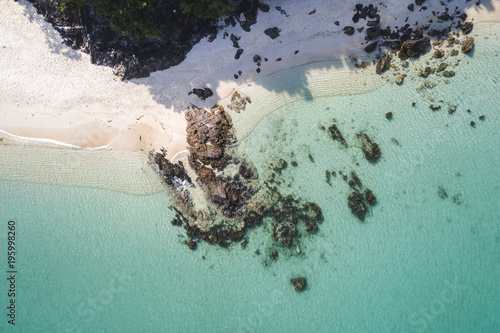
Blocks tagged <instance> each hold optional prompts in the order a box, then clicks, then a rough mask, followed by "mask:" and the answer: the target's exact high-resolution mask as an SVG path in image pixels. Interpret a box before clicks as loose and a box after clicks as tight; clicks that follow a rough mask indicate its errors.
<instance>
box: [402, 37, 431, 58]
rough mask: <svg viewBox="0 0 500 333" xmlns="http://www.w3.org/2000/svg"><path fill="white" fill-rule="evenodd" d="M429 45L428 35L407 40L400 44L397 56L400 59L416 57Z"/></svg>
mask: <svg viewBox="0 0 500 333" xmlns="http://www.w3.org/2000/svg"><path fill="white" fill-rule="evenodd" d="M430 45H431V40H430V39H429V38H428V37H424V38H420V39H416V40H407V41H405V42H404V43H403V45H401V49H400V50H399V53H398V56H399V58H401V59H406V58H408V57H412V58H417V57H419V56H420V55H421V54H424V53H425V52H426V50H427V48H428V47H429V46H430Z"/></svg>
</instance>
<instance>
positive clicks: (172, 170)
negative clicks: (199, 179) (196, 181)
mask: <svg viewBox="0 0 500 333" xmlns="http://www.w3.org/2000/svg"><path fill="white" fill-rule="evenodd" d="M166 155H167V151H166V150H165V149H162V150H161V152H159V153H158V152H155V153H152V154H151V160H152V162H153V163H154V164H155V165H157V166H158V169H159V171H160V173H161V175H162V177H163V180H164V181H165V182H166V183H167V184H168V185H170V186H174V185H175V184H174V179H175V178H177V179H179V180H180V181H187V182H188V183H192V180H191V178H189V176H188V174H187V172H186V169H185V168H184V165H183V164H182V162H179V163H175V164H173V163H171V162H170V161H169V160H168V159H167V157H166Z"/></svg>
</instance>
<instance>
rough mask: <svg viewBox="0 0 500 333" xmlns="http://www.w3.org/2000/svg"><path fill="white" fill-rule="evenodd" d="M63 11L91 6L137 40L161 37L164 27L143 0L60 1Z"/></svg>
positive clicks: (113, 24)
mask: <svg viewBox="0 0 500 333" xmlns="http://www.w3.org/2000/svg"><path fill="white" fill-rule="evenodd" d="M60 3H61V10H63V11H64V10H71V11H73V10H77V9H78V8H81V7H83V6H85V5H87V4H91V5H93V7H94V10H95V11H96V12H97V13H99V14H101V15H104V16H105V17H107V18H108V19H109V23H110V24H111V25H112V26H113V28H114V29H116V30H118V31H122V32H123V33H124V34H132V35H134V36H135V37H137V38H145V37H147V38H150V37H154V36H161V34H162V26H161V25H158V24H156V23H155V22H154V21H153V18H152V17H151V12H152V10H153V8H152V7H151V6H150V5H148V2H146V1H143V0H111V1H109V0H60Z"/></svg>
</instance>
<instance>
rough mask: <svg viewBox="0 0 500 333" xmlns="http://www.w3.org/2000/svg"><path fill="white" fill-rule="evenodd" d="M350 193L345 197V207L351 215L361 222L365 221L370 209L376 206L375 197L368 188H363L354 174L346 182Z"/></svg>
mask: <svg viewBox="0 0 500 333" xmlns="http://www.w3.org/2000/svg"><path fill="white" fill-rule="evenodd" d="M348 184H349V187H350V188H351V193H350V194H349V195H348V197H347V205H348V206H349V209H350V210H351V213H352V214H353V215H354V216H356V217H357V218H358V219H359V220H360V221H361V222H364V221H365V217H366V215H367V214H368V213H369V212H370V207H371V206H375V205H376V204H377V197H376V196H375V195H374V194H373V192H372V190H370V189H369V188H363V184H362V183H361V180H360V179H359V178H358V175H357V174H356V173H355V172H351V180H349V181H348Z"/></svg>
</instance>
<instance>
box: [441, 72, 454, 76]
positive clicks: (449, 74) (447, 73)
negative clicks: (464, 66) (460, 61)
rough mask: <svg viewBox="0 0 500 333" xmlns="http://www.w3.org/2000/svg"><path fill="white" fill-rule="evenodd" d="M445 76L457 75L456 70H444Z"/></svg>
mask: <svg viewBox="0 0 500 333" xmlns="http://www.w3.org/2000/svg"><path fill="white" fill-rule="evenodd" d="M443 76H444V77H453V76H455V72H454V71H444V72H443Z"/></svg>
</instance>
